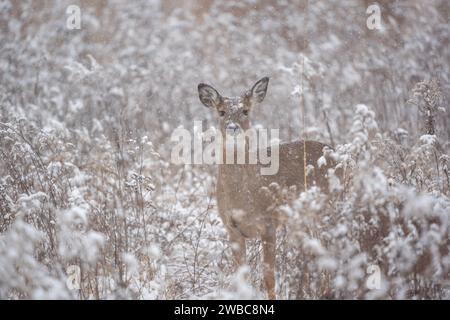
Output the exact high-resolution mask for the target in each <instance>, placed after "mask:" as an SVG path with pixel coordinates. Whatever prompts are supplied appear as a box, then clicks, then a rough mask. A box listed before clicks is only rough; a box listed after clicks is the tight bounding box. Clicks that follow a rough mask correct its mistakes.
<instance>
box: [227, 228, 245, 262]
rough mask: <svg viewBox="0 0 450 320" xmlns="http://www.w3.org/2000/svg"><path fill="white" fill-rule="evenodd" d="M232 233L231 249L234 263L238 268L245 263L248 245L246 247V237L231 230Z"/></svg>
mask: <svg viewBox="0 0 450 320" xmlns="http://www.w3.org/2000/svg"><path fill="white" fill-rule="evenodd" d="M229 234H230V242H231V251H232V252H233V259H234V265H235V267H236V268H239V267H240V266H242V265H243V264H244V263H245V257H246V247H245V238H244V237H243V236H241V235H238V234H236V233H235V232H233V231H231V232H229Z"/></svg>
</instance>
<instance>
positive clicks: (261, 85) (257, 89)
mask: <svg viewBox="0 0 450 320" xmlns="http://www.w3.org/2000/svg"><path fill="white" fill-rule="evenodd" d="M268 85H269V77H264V78H262V79H260V80H258V82H256V83H255V85H254V86H253V88H252V90H251V98H252V100H254V101H255V102H257V103H260V102H262V101H263V100H264V98H265V96H266V92H267V86H268Z"/></svg>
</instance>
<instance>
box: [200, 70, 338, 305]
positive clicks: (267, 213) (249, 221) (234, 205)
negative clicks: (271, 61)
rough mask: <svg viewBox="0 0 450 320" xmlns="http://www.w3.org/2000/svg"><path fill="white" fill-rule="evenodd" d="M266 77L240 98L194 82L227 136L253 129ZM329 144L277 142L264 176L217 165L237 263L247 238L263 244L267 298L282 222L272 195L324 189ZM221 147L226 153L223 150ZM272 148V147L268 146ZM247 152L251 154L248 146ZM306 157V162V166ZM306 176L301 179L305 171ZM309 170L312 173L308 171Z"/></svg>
mask: <svg viewBox="0 0 450 320" xmlns="http://www.w3.org/2000/svg"><path fill="white" fill-rule="evenodd" d="M268 83H269V78H267V77H265V78H262V79H261V80H259V81H258V82H256V84H255V85H254V86H253V87H252V88H251V89H250V90H248V91H247V92H245V93H244V94H243V95H242V96H240V97H235V98H227V97H222V96H221V95H220V94H219V92H218V91H217V90H216V89H214V88H213V87H211V86H209V85H206V84H203V83H201V84H199V85H198V92H199V98H200V101H201V102H202V103H203V104H204V105H205V106H206V107H208V108H211V109H215V110H216V111H217V113H218V116H219V125H220V130H221V132H222V134H223V135H224V136H225V135H226V134H227V133H229V132H230V131H231V132H236V131H238V132H243V131H245V130H248V129H250V128H251V124H250V115H251V111H252V110H253V108H255V107H256V106H257V105H258V104H260V103H261V102H262V101H263V100H264V97H265V95H266V92H267V87H268ZM326 147H328V146H327V145H325V144H323V143H320V142H317V141H296V142H290V143H282V144H280V145H279V170H278V172H277V173H276V174H274V175H262V174H261V173H260V168H261V166H262V165H261V164H260V163H257V164H219V168H218V176H217V189H216V197H217V205H218V211H219V215H220V217H221V219H222V221H223V223H224V225H225V227H226V229H227V231H228V234H229V239H230V242H231V243H232V251H233V257H234V261H235V264H236V266H241V265H242V264H244V263H245V259H246V244H245V240H246V239H250V238H260V239H261V240H262V246H263V270H264V275H263V276H264V283H265V286H266V290H267V295H268V298H269V299H275V298H276V294H275V257H276V252H275V251H276V247H275V246H276V231H277V228H278V227H279V226H280V224H281V220H282V219H281V217H280V213H279V211H278V210H277V206H278V204H281V203H274V202H276V201H274V199H276V197H275V198H274V197H273V194H274V193H276V190H282V189H283V188H290V189H291V190H292V188H294V189H295V190H296V191H297V192H301V191H304V190H305V183H306V186H307V187H310V186H313V185H315V186H318V187H320V188H321V189H322V191H324V192H328V179H327V171H328V169H329V168H331V167H332V166H333V165H334V163H333V161H330V160H331V159H327V161H326V162H327V163H326V164H323V165H320V166H319V165H318V160H319V158H320V157H322V156H323V149H324V148H326ZM225 149H226V147H225V146H224V152H223V153H224V155H225V154H226V152H227V150H225ZM268 151H269V152H270V148H269V150H268ZM247 152H250V151H249V150H248V149H247ZM304 159H306V165H304ZM311 166H313V167H314V169H313V170H307V171H308V172H309V174H308V175H307V177H306V179H305V169H306V168H308V167H309V168H311ZM310 171H311V172H310Z"/></svg>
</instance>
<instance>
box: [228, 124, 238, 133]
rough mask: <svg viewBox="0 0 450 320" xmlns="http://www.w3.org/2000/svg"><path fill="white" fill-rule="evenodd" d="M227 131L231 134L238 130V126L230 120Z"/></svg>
mask: <svg viewBox="0 0 450 320" xmlns="http://www.w3.org/2000/svg"><path fill="white" fill-rule="evenodd" d="M227 131H228V132H229V133H231V134H235V133H237V132H238V131H239V126H238V125H237V124H236V123H234V122H230V123H228V125H227Z"/></svg>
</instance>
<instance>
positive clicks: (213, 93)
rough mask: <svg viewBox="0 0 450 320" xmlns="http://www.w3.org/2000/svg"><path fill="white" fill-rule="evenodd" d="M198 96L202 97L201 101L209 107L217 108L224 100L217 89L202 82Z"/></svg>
mask: <svg viewBox="0 0 450 320" xmlns="http://www.w3.org/2000/svg"><path fill="white" fill-rule="evenodd" d="M198 97H199V98H200V101H201V102H202V103H203V104H204V105H205V106H206V107H208V108H217V107H218V105H219V103H220V101H221V100H222V96H221V95H220V94H219V92H217V90H216V89H214V88H213V87H211V86H210V85H207V84H204V83H200V84H199V85H198Z"/></svg>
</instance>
